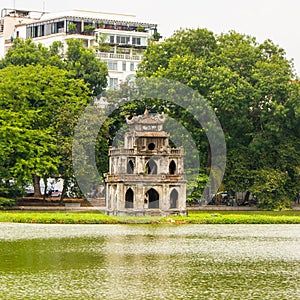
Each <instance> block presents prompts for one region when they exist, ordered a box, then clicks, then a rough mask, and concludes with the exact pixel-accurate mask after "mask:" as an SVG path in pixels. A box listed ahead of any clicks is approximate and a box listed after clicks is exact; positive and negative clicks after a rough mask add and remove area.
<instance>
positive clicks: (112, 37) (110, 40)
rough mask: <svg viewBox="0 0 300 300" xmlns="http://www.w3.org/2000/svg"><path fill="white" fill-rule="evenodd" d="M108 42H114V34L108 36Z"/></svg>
mask: <svg viewBox="0 0 300 300" xmlns="http://www.w3.org/2000/svg"><path fill="white" fill-rule="evenodd" d="M109 42H110V43H111V44H114V43H115V36H114V35H111V36H110V37H109Z"/></svg>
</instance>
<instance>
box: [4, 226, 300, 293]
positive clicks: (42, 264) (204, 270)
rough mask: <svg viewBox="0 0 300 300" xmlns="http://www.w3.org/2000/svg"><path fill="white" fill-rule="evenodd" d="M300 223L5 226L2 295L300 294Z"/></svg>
mask: <svg viewBox="0 0 300 300" xmlns="http://www.w3.org/2000/svg"><path fill="white" fill-rule="evenodd" d="M299 242H300V226H299V225H276V226H274V225H243V226H232V225H228V226H226V225H205V226H201V225H191V226H190V225H188V226H149V225H146V226H143V225H139V226H122V225H30V224H0V292H1V297H0V298H1V299H299V298H300V293H299V279H300V277H299V273H300V272H299V271H300V247H299V245H300V243H299Z"/></svg>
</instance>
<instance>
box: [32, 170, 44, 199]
mask: <svg viewBox="0 0 300 300" xmlns="http://www.w3.org/2000/svg"><path fill="white" fill-rule="evenodd" d="M40 179H41V178H40V176H38V175H33V176H32V180H33V189H34V197H42V194H41V186H40Z"/></svg>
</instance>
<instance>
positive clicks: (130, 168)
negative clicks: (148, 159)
mask: <svg viewBox="0 0 300 300" xmlns="http://www.w3.org/2000/svg"><path fill="white" fill-rule="evenodd" d="M133 173H134V163H133V161H132V160H131V159H130V160H129V161H128V163H127V174H133Z"/></svg>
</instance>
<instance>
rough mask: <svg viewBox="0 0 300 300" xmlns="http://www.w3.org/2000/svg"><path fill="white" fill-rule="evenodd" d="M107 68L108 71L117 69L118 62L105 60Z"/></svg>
mask: <svg viewBox="0 0 300 300" xmlns="http://www.w3.org/2000/svg"><path fill="white" fill-rule="evenodd" d="M106 64H107V68H108V70H110V71H117V70H118V63H117V62H116V61H107V62H106Z"/></svg>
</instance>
